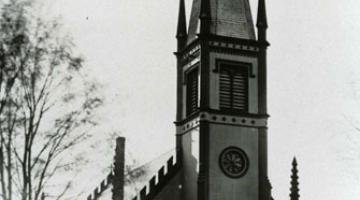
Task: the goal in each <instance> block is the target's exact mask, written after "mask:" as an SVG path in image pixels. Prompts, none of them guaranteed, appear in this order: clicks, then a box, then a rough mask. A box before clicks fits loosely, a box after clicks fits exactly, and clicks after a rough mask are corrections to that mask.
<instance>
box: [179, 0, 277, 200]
mask: <svg viewBox="0 0 360 200" xmlns="http://www.w3.org/2000/svg"><path fill="white" fill-rule="evenodd" d="M258 1H259V2H258V12H257V22H256V28H257V36H256V34H255V27H254V23H253V19H252V15H251V11H250V5H249V0H193V4H192V11H191V16H190V21H189V26H187V23H186V22H187V20H186V16H185V2H184V0H180V6H179V21H178V29H177V35H176V37H177V41H178V49H177V52H176V53H175V54H176V57H177V116H176V123H175V124H176V140H177V142H176V144H177V161H178V163H181V168H182V171H181V186H180V187H181V198H180V199H186V200H239V199H242V200H270V199H271V194H270V189H271V186H270V183H269V180H268V177H267V119H268V113H267V100H266V49H267V47H268V42H267V40H266V29H267V19H266V9H265V0H258Z"/></svg>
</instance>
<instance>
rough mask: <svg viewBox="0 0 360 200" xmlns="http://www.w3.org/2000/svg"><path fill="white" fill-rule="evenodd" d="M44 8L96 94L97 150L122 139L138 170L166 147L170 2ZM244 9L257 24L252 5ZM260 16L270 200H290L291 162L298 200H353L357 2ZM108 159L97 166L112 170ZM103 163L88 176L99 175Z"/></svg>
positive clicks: (298, 6) (297, 6) (173, 13)
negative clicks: (58, 19)
mask: <svg viewBox="0 0 360 200" xmlns="http://www.w3.org/2000/svg"><path fill="white" fill-rule="evenodd" d="M47 1H48V2H51V3H49V5H50V4H51V6H50V10H51V13H52V14H54V15H61V16H62V18H63V22H64V24H65V28H66V30H67V31H68V32H69V33H70V34H71V35H72V36H73V38H74V42H75V44H76V45H77V47H78V50H79V51H80V52H81V53H82V55H84V57H85V58H86V63H85V67H86V68H88V72H89V74H90V75H91V76H93V77H96V79H97V80H98V81H99V82H100V83H102V84H103V85H104V87H103V94H104V96H105V97H106V104H105V107H104V109H103V111H102V113H101V118H102V121H101V128H100V129H98V130H97V131H98V132H97V133H96V134H97V137H98V138H99V140H100V141H102V143H103V144H104V145H103V146H101V144H102V143H100V144H98V146H99V148H100V149H106V148H111V147H108V146H106V142H105V138H107V135H109V134H110V133H111V132H114V131H118V132H119V133H120V134H121V135H124V136H126V137H127V151H128V152H129V154H130V155H131V157H132V158H134V159H137V160H139V162H140V163H142V162H146V161H148V160H151V159H153V158H155V157H157V156H158V155H160V154H161V153H162V152H166V151H168V150H169V149H171V148H173V147H174V140H175V138H174V133H175V129H174V125H173V121H174V119H175V86H176V85H175V83H176V81H175V80H176V71H175V69H176V66H175V63H176V60H175V57H174V56H173V54H172V52H173V51H175V49H176V48H175V47H176V46H175V44H176V40H175V37H174V36H175V30H176V21H177V19H176V18H177V6H178V1H177V0H91V1H89V0H47ZM191 1H192V0H187V2H186V3H187V7H188V12H189V9H190V5H191V3H190V2H191ZM250 2H251V4H252V13H253V15H254V16H256V9H254V8H255V7H256V4H257V3H256V1H255V0H250ZM267 7H268V20H269V31H268V33H269V36H268V40H269V42H270V43H271V46H270V48H269V51H268V83H269V84H268V91H269V93H268V94H269V114H270V115H271V118H270V122H269V124H270V125H269V176H270V180H271V182H272V185H273V196H274V198H275V199H276V200H285V199H289V198H288V193H289V189H288V188H289V176H290V163H291V160H292V157H293V156H294V155H296V156H297V158H298V162H299V171H300V172H299V175H300V190H301V199H327V200H339V199H344V200H358V198H359V196H360V162H359V160H360V153H359V152H360V131H356V130H355V128H354V126H358V127H360V106H359V105H360V90H359V89H360V56H359V53H360V39H359V36H358V35H359V33H360V14H359V10H360V1H359V0H346V1H339V0H322V1H320V0H317V1H316V0H315V1H314V0H268V1H267ZM188 16H189V15H188ZM352 124H353V125H354V126H352ZM108 152H111V153H107V154H106V155H97V156H100V157H98V158H96V159H97V160H104V161H106V162H109V161H111V159H112V156H113V155H112V149H110V150H109V151H108ZM106 162H105V163H101V162H99V163H100V164H98V167H99V168H95V169H89V170H90V171H91V170H93V171H92V174H93V175H94V176H97V175H96V174H97V171H99V169H100V168H101V167H105V166H108V165H110V164H111V163H106ZM101 178H102V177H100V179H101ZM94 179H97V178H94ZM95 185H96V184H95ZM89 192H90V191H89Z"/></svg>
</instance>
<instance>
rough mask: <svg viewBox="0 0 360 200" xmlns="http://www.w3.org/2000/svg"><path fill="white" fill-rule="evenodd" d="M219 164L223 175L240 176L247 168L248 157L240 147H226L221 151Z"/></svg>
mask: <svg viewBox="0 0 360 200" xmlns="http://www.w3.org/2000/svg"><path fill="white" fill-rule="evenodd" d="M219 164H220V168H221V170H222V171H223V173H224V174H225V175H227V176H228V177H230V178H240V177H242V176H244V175H245V173H246V172H247V170H248V168H249V159H248V157H247V156H246V154H245V152H244V151H243V150H242V149H240V148H237V147H228V148H226V149H224V150H223V151H222V152H221V154H220V158H219Z"/></svg>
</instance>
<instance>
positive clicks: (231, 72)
mask: <svg viewBox="0 0 360 200" xmlns="http://www.w3.org/2000/svg"><path fill="white" fill-rule="evenodd" d="M219 67H220V109H223V110H233V111H239V112H248V106H249V105H248V104H249V95H248V92H249V91H248V90H249V89H248V87H249V81H248V77H249V74H248V73H249V72H248V66H246V65H241V64H235V63H234V64H231V63H221V65H220V66H219Z"/></svg>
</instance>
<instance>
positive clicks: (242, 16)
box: [188, 0, 255, 43]
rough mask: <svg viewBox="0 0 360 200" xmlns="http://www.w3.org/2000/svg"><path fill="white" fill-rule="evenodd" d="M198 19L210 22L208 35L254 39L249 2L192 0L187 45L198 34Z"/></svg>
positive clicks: (240, 0) (243, 0)
mask: <svg viewBox="0 0 360 200" xmlns="http://www.w3.org/2000/svg"><path fill="white" fill-rule="evenodd" d="M200 14H201V15H200ZM200 17H201V18H204V17H206V18H208V19H209V20H210V34H214V35H220V36H227V37H235V38H240V39H255V33H254V24H253V21H252V16H251V11H250V5H249V0H236V1H234V0H193V5H192V10H191V16H190V23H189V31H188V43H190V42H192V41H194V40H195V39H196V35H197V34H198V33H199V30H200V27H199V26H200Z"/></svg>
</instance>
